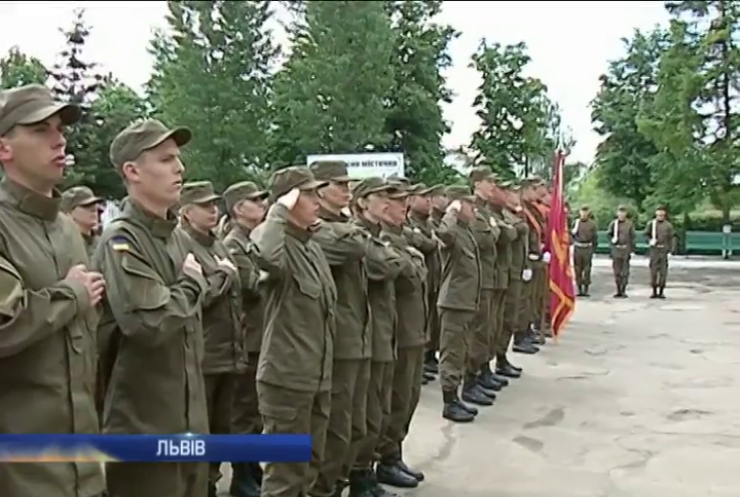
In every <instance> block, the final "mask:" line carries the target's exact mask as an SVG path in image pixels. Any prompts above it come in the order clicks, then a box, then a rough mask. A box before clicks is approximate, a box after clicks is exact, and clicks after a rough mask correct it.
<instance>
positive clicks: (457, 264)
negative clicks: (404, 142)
mask: <svg viewBox="0 0 740 497" xmlns="http://www.w3.org/2000/svg"><path fill="white" fill-rule="evenodd" d="M445 194H446V195H447V196H448V197H449V198H450V200H452V201H454V200H461V201H467V202H475V198H474V197H473V196H472V195H470V194H469V191H468V189H467V188H466V187H463V186H451V187H448V188H447V189H446V190H445ZM437 235H438V236H439V238H440V240H441V241H442V243H443V244H444V245H443V246H442V284H441V286H440V291H439V299H438V301H437V305H438V307H439V312H440V322H441V336H440V364H439V367H440V383H441V387H442V396H443V401H444V409H443V415H444V416H445V417H446V418H448V419H451V420H453V421H471V420H472V419H473V413H472V412H470V411H469V410H468V409H466V407H467V406H465V405H464V404H463V403H462V402H461V401H460V399H459V397H458V388H459V386H460V382H461V381H462V379H463V376H464V374H465V368H466V360H467V355H468V350H469V349H468V343H469V340H470V335H471V334H472V333H473V325H474V321H475V315H476V312H477V311H478V306H479V304H480V295H481V264H480V253H479V250H478V244H477V243H476V240H475V236H474V234H473V232H472V230H471V228H470V225H469V223H466V222H463V221H461V220H459V219H458V213H457V212H455V211H454V210H449V211H448V212H447V213H446V214H445V215H444V216H443V217H442V221H441V222H440V225H439V229H438V231H437Z"/></svg>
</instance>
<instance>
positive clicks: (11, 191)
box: [0, 178, 104, 497]
mask: <svg viewBox="0 0 740 497" xmlns="http://www.w3.org/2000/svg"><path fill="white" fill-rule="evenodd" d="M59 200H60V198H59V194H58V193H55V194H54V197H53V198H48V197H43V196H41V195H38V194H36V193H33V192H31V191H29V190H26V189H25V188H23V187H21V186H20V185H17V184H15V183H12V182H11V181H10V180H9V179H7V178H5V179H3V180H2V183H0V319H1V321H0V385H2V387H1V388H0V412H1V414H0V433H38V434H44V433H97V432H98V418H97V413H96V411H95V401H94V390H95V361H96V350H95V333H94V331H95V327H96V326H97V321H98V313H97V312H96V311H95V309H93V308H92V306H91V305H90V300H89V298H88V294H87V290H86V289H85V287H84V285H82V284H81V283H78V282H77V281H73V280H68V279H65V276H66V275H67V272H68V271H69V269H70V268H71V267H72V266H75V265H77V264H85V265H88V258H87V254H86V252H85V245H84V242H83V240H82V237H81V236H80V233H79V231H78V229H77V226H76V225H75V224H74V222H73V221H72V220H71V219H69V218H68V217H67V216H65V215H63V214H59ZM103 488H104V485H103V474H102V471H101V469H100V465H98V464H97V463H59V464H34V463H29V464H0V495H2V496H4V497H5V496H7V497H11V496H13V497H16V496H17V497H31V496H37V495H39V496H41V495H49V496H52V495H53V496H55V497H56V496H59V497H89V496H92V495H95V494H98V493H99V492H101V491H102V490H103Z"/></svg>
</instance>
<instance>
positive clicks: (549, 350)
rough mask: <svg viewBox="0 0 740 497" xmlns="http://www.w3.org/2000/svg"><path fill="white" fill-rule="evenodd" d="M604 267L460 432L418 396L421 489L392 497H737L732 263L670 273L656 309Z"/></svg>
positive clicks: (640, 276) (409, 451)
mask: <svg viewBox="0 0 740 497" xmlns="http://www.w3.org/2000/svg"><path fill="white" fill-rule="evenodd" d="M672 264H673V261H672ZM605 265H606V264H604V263H601V262H599V263H597V267H596V268H595V270H594V285H593V287H592V293H593V297H591V298H590V299H587V300H586V299H584V300H580V301H579V302H578V304H577V312H576V314H575V316H574V317H573V319H572V320H571V323H570V325H569V326H568V328H567V329H566V330H565V332H564V334H563V336H562V337H561V339H560V341H559V343H557V344H554V343H553V344H548V345H547V346H545V347H544V348H543V350H542V352H540V353H539V354H537V355H535V356H531V357H522V356H517V355H516V354H514V355H512V360H513V361H514V362H515V363H516V364H518V365H520V366H522V367H524V369H525V374H524V376H523V377H522V378H521V379H519V380H518V381H516V382H515V383H514V384H513V385H512V386H510V387H508V388H507V389H505V390H504V391H503V392H502V393H501V395H500V397H499V399H498V400H497V403H496V405H494V406H493V407H490V408H483V409H482V412H481V414H479V416H478V419H476V421H475V422H474V423H472V424H469V425H455V424H452V423H449V422H447V421H445V420H443V419H442V418H441V416H440V411H441V399H440V397H441V395H440V392H439V390H438V388H439V387H438V384H436V382H435V383H433V384H430V385H428V386H426V387H424V391H423V396H422V400H421V405H420V406H419V410H418V412H417V415H416V417H415V419H414V422H413V426H412V431H411V435H410V439H409V441H408V443H407V444H406V447H405V453H406V458H407V460H408V462H409V463H410V464H411V465H413V466H415V467H417V468H419V469H421V470H423V471H424V472H425V473H426V476H427V480H426V481H425V482H424V483H422V484H421V486H420V487H419V488H418V489H414V490H411V491H405V492H399V493H403V494H404V495H408V496H412V495H413V496H416V495H419V496H424V497H448V496H451V497H466V496H467V497H535V496H537V497H540V496H548V497H668V496H670V497H684V496H685V497H703V496H711V497H737V495H740V472H738V471H737V469H736V467H737V464H738V461H740V396H739V395H738V387H739V386H740V385H739V384H738V383H739V382H738V379H737V378H738V373H740V354H739V353H738V350H740V333H738V332H739V331H740V305H738V302H740V264H737V263H736V264H735V265H734V266H732V267H730V268H728V267H725V266H721V267H717V268H714V269H712V268H710V269H706V268H705V269H699V268H696V267H677V266H679V265H678V264H673V269H672V273H671V284H670V285H669V288H668V289H667V291H666V294H667V295H668V299H667V300H665V301H657V300H650V299H648V298H647V296H648V294H649V290H648V288H647V286H646V285H644V284H641V283H644V282H645V281H646V280H647V274H646V271H645V270H644V269H642V268H639V267H638V268H636V269H635V270H634V271H633V281H634V282H635V283H634V284H632V285H631V286H630V288H629V289H628V293H629V294H630V298H629V299H626V300H614V299H612V298H611V294H612V293H613V286H612V282H611V275H610V274H609V271H608V270H607V269H606V267H605ZM638 265H639V264H638ZM224 483H226V482H224ZM224 489H225V488H224Z"/></svg>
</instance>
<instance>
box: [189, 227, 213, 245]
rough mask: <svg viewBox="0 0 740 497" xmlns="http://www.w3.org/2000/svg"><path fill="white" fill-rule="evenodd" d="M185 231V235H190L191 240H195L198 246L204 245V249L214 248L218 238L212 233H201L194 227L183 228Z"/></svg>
mask: <svg viewBox="0 0 740 497" xmlns="http://www.w3.org/2000/svg"><path fill="white" fill-rule="evenodd" d="M183 229H184V230H185V233H187V234H188V235H190V238H192V239H193V240H195V241H196V242H197V243H198V244H200V245H203V246H204V247H212V246H213V244H214V243H215V242H216V236H215V235H214V234H213V233H211V232H208V233H201V232H200V231H198V230H196V229H195V228H193V227H192V226H188V225H185V226H183Z"/></svg>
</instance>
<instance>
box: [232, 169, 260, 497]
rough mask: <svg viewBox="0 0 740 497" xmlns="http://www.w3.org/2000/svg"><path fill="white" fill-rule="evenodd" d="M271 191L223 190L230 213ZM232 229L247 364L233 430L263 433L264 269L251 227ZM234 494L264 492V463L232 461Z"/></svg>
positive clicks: (250, 187) (250, 186)
mask: <svg viewBox="0 0 740 497" xmlns="http://www.w3.org/2000/svg"><path fill="white" fill-rule="evenodd" d="M267 195H268V193H267V192H265V191H262V190H260V189H259V188H257V185H255V184H254V183H252V182H250V181H244V182H240V183H235V184H233V185H231V186H229V187H228V188H227V189H226V191H224V193H223V197H224V204H225V207H226V211H227V215H228V216H230V215H231V213H232V211H233V209H234V207H236V206H237V205H238V204H239V203H240V202H242V201H244V200H264V199H265V198H266V197H267ZM229 221H230V222H229V225H230V226H231V228H230V229H229V231H228V234H227V235H226V236H225V237H224V240H223V242H224V246H225V247H226V248H227V249H228V251H229V254H231V259H232V260H233V261H234V263H235V264H236V267H237V269H238V270H239V280H240V283H241V293H242V309H241V310H242V328H243V330H244V350H245V352H246V354H247V365H246V369H245V371H244V372H243V373H241V374H239V375H238V376H237V378H236V385H235V387H234V399H233V405H232V409H231V414H232V419H231V429H232V431H233V432H234V433H236V434H240V435H258V434H260V433H262V415H261V414H260V411H259V401H258V398H257V364H258V363H259V354H260V347H261V345H262V325H263V322H262V307H263V304H264V302H263V299H262V297H261V292H260V286H261V284H260V272H259V269H258V268H257V264H256V263H255V261H254V247H253V244H252V240H251V239H250V230H249V229H247V228H246V227H245V226H242V225H241V224H239V223H238V222H236V221H234V220H233V219H230V220H229ZM231 466H232V469H233V473H232V478H231V487H230V493H231V494H232V495H237V496H242V497H256V496H259V494H260V486H261V482H262V466H260V465H259V464H258V463H232V465H231Z"/></svg>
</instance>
